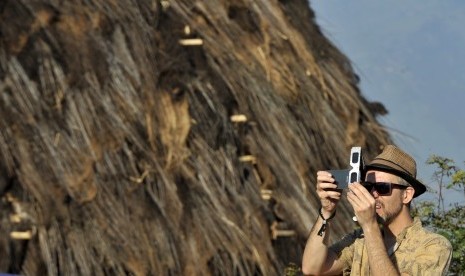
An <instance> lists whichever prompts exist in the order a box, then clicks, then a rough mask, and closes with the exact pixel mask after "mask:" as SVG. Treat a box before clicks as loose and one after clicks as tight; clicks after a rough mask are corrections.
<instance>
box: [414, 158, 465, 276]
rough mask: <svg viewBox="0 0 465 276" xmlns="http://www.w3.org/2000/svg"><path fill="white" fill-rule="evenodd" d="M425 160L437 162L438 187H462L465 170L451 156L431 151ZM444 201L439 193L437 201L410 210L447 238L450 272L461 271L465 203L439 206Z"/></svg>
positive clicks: (463, 267) (464, 247) (464, 254)
mask: <svg viewBox="0 0 465 276" xmlns="http://www.w3.org/2000/svg"><path fill="white" fill-rule="evenodd" d="M427 164H430V165H435V166H437V170H436V172H435V174H434V177H435V179H436V180H437V181H438V182H439V183H438V186H439V189H441V188H442V187H445V188H446V189H454V190H460V189H461V190H464V189H465V171H464V170H462V169H459V168H457V167H456V166H455V164H454V161H453V160H451V159H448V158H444V157H440V156H436V155H433V156H431V157H430V158H429V159H428V161H427ZM446 183H447V184H446ZM464 194H465V193H464ZM443 203H444V202H443V201H442V199H441V198H440V197H439V198H438V203H437V205H436V203H435V202H432V201H423V202H420V203H418V204H417V205H416V206H415V208H414V210H413V214H414V215H416V216H418V217H420V218H421V220H422V223H423V225H424V226H425V227H427V228H430V229H431V230H432V231H434V232H436V233H439V234H441V235H443V236H445V237H446V238H447V239H449V241H450V242H451V244H452V248H453V253H452V260H451V264H450V268H449V273H450V274H451V275H463V274H464V273H465V206H464V205H463V204H462V205H459V204H455V205H454V206H451V207H450V208H449V209H447V210H445V209H444V208H442V209H441V208H439V206H441V205H443ZM435 206H438V208H435Z"/></svg>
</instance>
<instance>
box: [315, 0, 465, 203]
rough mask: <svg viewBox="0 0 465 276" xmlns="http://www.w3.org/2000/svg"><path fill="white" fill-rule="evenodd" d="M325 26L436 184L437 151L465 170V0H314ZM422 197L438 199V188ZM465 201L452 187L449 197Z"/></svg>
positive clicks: (421, 172)
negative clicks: (434, 156) (433, 158)
mask: <svg viewBox="0 0 465 276" xmlns="http://www.w3.org/2000/svg"><path fill="white" fill-rule="evenodd" d="M310 5H311V7H312V8H313V10H314V11H315V14H316V19H317V22H318V24H319V25H320V27H321V29H322V31H323V33H324V34H325V35H326V36H327V37H328V38H329V39H330V40H331V41H332V42H333V43H334V44H335V45H336V46H337V47H338V48H339V49H340V50H341V51H342V52H344V53H345V54H346V55H347V56H348V58H349V59H350V60H351V61H352V65H353V67H354V70H355V72H356V73H357V74H358V75H359V76H360V79H361V82H360V88H361V90H362V94H363V95H364V96H365V97H366V98H367V99H368V100H371V101H379V102H381V103H383V104H384V106H385V107H386V108H387V109H388V110H389V114H388V115H387V116H384V117H380V118H379V121H380V122H381V123H382V124H383V125H384V126H385V127H387V129H388V130H389V132H390V134H391V135H392V137H393V138H394V141H395V143H396V144H397V145H398V146H400V147H401V148H403V149H404V150H405V151H407V152H408V153H410V154H411V155H413V157H414V158H415V159H416V160H417V166H418V176H419V178H420V179H422V180H423V181H424V182H425V183H427V184H428V185H431V186H432V187H435V185H436V184H435V183H434V180H433V179H432V175H433V171H434V167H433V166H430V165H426V164H425V162H426V160H427V159H428V157H429V156H430V155H431V154H437V155H440V156H444V157H448V158H452V159H454V160H455V161H456V164H457V165H458V166H459V167H460V168H462V169H465V164H464V161H465V27H464V26H465V1H462V0H449V1H437V0H422V1H421V2H420V1H400V0H397V1H395V0H385V1H372V0H354V1H344V0H314V1H310ZM423 198H425V199H430V198H431V199H432V198H434V195H432V194H430V195H426V196H424V197H423ZM454 202H460V203H464V202H465V198H464V195H463V193H458V192H455V191H448V192H447V200H446V203H448V204H450V203H454Z"/></svg>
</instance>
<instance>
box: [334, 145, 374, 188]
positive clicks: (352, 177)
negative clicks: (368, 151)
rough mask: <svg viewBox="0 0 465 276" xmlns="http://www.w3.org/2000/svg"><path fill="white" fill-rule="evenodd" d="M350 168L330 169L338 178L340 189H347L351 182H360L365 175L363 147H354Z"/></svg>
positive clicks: (335, 177) (351, 152)
mask: <svg viewBox="0 0 465 276" xmlns="http://www.w3.org/2000/svg"><path fill="white" fill-rule="evenodd" d="M349 164H350V168H348V169H345V170H328V172H329V173H330V174H331V175H332V176H333V178H334V179H335V180H336V184H337V188H338V189H341V190H342V189H346V188H347V187H348V186H349V184H350V183H353V182H360V181H361V180H362V179H363V178H364V176H363V173H364V167H365V163H364V161H363V155H362V148H361V147H352V149H351V150H350V158H349Z"/></svg>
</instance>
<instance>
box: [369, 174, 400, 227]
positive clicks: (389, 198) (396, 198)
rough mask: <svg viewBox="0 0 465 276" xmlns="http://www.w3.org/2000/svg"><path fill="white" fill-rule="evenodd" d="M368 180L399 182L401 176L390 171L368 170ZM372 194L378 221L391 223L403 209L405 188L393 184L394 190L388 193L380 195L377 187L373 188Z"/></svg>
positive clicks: (374, 181)
mask: <svg viewBox="0 0 465 276" xmlns="http://www.w3.org/2000/svg"><path fill="white" fill-rule="evenodd" d="M366 181H369V182H372V183H376V182H389V183H399V177H398V176H396V175H393V174H390V173H386V172H380V171H374V170H371V171H368V172H367V174H366ZM370 193H371V195H372V196H373V197H374V198H375V201H376V214H377V215H378V221H379V222H380V223H382V224H388V223H390V222H391V221H392V220H393V219H394V218H396V217H397V215H399V213H400V212H401V211H402V207H403V203H402V193H403V189H401V188H399V187H397V186H392V191H391V193H390V194H387V195H380V194H379V193H378V192H377V191H376V189H375V188H373V189H371V191H370Z"/></svg>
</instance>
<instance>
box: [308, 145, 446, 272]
mask: <svg viewBox="0 0 465 276" xmlns="http://www.w3.org/2000/svg"><path fill="white" fill-rule="evenodd" d="M416 173H417V171H416V163H415V160H413V158H412V157H410V156H409V155H408V154H407V153H405V152H403V151H402V150H400V149H399V148H397V147H395V146H393V145H388V146H386V147H385V149H384V151H383V152H382V153H381V154H380V155H378V156H377V157H375V159H374V160H373V161H372V162H371V163H369V164H368V165H367V166H366V176H365V179H366V181H365V182H362V183H351V184H349V188H348V191H347V199H348V201H349V203H350V204H351V205H352V207H353V209H354V213H355V216H356V218H357V221H358V224H359V225H360V229H357V230H355V231H354V233H352V234H349V235H347V236H346V237H344V238H343V239H342V240H341V241H339V242H337V243H335V244H334V245H332V246H331V247H328V246H327V242H328V237H329V235H330V232H331V219H333V217H334V216H335V213H336V206H337V203H338V202H339V200H340V198H341V191H340V190H336V188H337V185H336V184H335V183H334V179H333V178H332V176H331V174H330V173H329V172H325V171H319V172H318V173H317V184H316V191H317V193H318V196H319V198H320V201H321V209H320V216H319V217H318V219H317V221H316V223H315V225H314V226H313V228H312V230H311V232H310V236H309V238H308V241H307V244H306V246H305V251H304V255H303V260H302V272H303V273H304V274H305V275H309V274H312V275H313V274H317V275H337V274H343V275H383V276H384V275H445V274H446V273H447V270H448V267H449V263H450V259H451V253H452V247H451V245H450V242H449V241H448V240H447V239H446V238H444V237H443V236H441V235H438V234H435V233H432V232H429V231H427V230H426V229H424V228H423V227H422V225H421V222H420V220H419V219H418V218H415V219H413V218H412V217H411V215H410V203H411V201H412V199H413V198H415V197H417V196H419V195H421V194H422V193H424V192H425V191H426V187H425V185H424V184H422V183H421V182H420V181H419V180H417V179H416ZM380 226H381V227H380Z"/></svg>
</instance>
